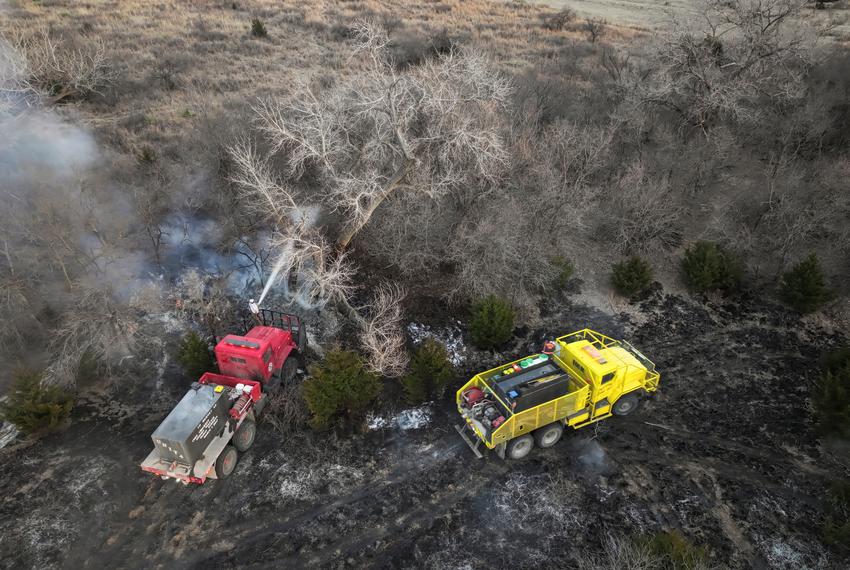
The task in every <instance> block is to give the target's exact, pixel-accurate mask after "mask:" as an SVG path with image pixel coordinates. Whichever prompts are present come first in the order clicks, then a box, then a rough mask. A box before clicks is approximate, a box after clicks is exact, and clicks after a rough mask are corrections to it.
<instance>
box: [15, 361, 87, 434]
mask: <svg viewBox="0 0 850 570" xmlns="http://www.w3.org/2000/svg"><path fill="white" fill-rule="evenodd" d="M41 379H42V376H41V373H39V372H33V371H31V370H19V371H17V372H16V373H15V376H14V381H13V382H12V387H11V390H10V391H9V395H8V398H7V400H6V401H5V402H4V403H3V404H2V405H0V416H2V417H3V419H4V420H6V421H8V422H11V423H12V424H14V425H15V426H16V427H17V428H18V429H19V430H21V432H23V433H25V434H33V433H45V432H49V431H52V430H55V429H56V428H58V427H59V426H60V425H61V424H62V423H63V422H64V421H65V420H66V419H67V418H68V416H69V415H70V414H71V409H72V408H73V407H74V396H73V395H72V394H71V393H70V392H67V391H65V390H63V389H62V388H59V387H58V386H44V385H42V382H41Z"/></svg>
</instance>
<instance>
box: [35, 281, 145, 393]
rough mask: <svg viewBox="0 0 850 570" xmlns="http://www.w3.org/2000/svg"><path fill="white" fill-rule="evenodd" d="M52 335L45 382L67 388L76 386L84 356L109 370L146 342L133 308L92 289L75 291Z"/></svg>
mask: <svg viewBox="0 0 850 570" xmlns="http://www.w3.org/2000/svg"><path fill="white" fill-rule="evenodd" d="M51 333H52V341H51V343H50V350H51V353H52V354H53V362H52V364H51V365H50V366H49V367H48V368H47V370H46V373H45V379H44V381H45V382H47V383H52V384H59V385H64V386H73V385H74V382H75V381H76V370H77V367H78V366H79V364H80V360H81V359H82V358H83V357H84V356H86V355H87V356H89V357H91V358H93V359H94V360H96V361H97V362H99V363H102V364H104V365H106V366H107V367H108V366H110V365H111V364H113V363H114V362H115V361H116V359H117V358H120V357H121V356H125V355H129V354H130V353H131V351H132V350H133V349H134V348H135V347H136V345H137V344H138V343H139V342H140V341H142V340H143V339H142V335H141V326H140V321H139V318H138V314H137V309H136V308H135V307H133V306H132V304H128V303H123V302H119V301H117V300H116V299H115V297H114V296H113V295H112V294H111V293H110V292H109V291H107V290H103V289H93V288H89V287H76V288H75V289H74V293H73V297H72V298H71V301H70V303H69V305H68V306H67V307H65V311H64V312H63V314H62V321H61V324H60V325H59V326H58V327H57V328H55V329H54V330H52V331H51Z"/></svg>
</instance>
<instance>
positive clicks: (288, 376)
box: [280, 352, 298, 383]
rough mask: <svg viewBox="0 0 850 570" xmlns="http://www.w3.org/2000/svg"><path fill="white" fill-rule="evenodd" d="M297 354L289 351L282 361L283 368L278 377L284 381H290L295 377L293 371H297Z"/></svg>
mask: <svg viewBox="0 0 850 570" xmlns="http://www.w3.org/2000/svg"><path fill="white" fill-rule="evenodd" d="M297 358H298V355H297V354H295V353H294V352H290V353H289V356H287V357H286V362H284V363H283V369H282V370H281V371H280V377H281V379H282V380H283V382H284V383H288V382H292V381H293V380H294V379H295V373H296V372H298V360H297Z"/></svg>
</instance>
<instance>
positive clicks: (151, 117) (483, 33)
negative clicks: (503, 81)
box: [0, 0, 635, 140]
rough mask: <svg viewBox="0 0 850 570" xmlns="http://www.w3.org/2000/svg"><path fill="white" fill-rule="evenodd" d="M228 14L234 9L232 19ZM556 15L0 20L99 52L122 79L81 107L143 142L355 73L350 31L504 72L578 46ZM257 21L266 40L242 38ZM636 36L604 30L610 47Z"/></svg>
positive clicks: (408, 8)
mask: <svg viewBox="0 0 850 570" xmlns="http://www.w3.org/2000/svg"><path fill="white" fill-rule="evenodd" d="M234 6H236V7H237V9H234V8H233V7H234ZM552 12H553V10H552V9H549V8H546V7H542V6H534V5H528V4H524V3H508V2H490V1H485V0H471V1H470V0H437V1H434V0H425V1H422V2H411V1H403V0H364V1H350V2H329V1H321V0H306V1H293V0H286V1H283V2H281V1H274V0H253V1H245V0H239V1H237V2H231V1H223V0H194V1H190V2H187V1H186V0H164V1H160V2H147V1H140V0H132V1H118V0H110V1H104V2H79V1H76V0H55V1H52V2H40V3H34V2H22V1H20V2H17V3H14V2H12V3H11V6H10V7H9V8H8V9H7V11H6V12H5V13H0V30H2V31H3V32H4V33H6V34H8V33H10V32H14V31H16V30H21V29H24V30H25V29H34V28H35V27H37V26H47V27H49V28H50V29H51V30H54V31H56V32H58V33H60V34H64V35H67V36H69V37H71V38H73V40H74V41H78V42H83V43H84V42H86V41H87V40H91V41H94V40H97V41H102V42H103V43H104V45H105V47H106V50H107V56H108V58H109V59H110V61H111V62H113V64H115V65H117V66H118V67H119V68H120V69H121V71H122V73H121V77H122V81H121V87H119V89H118V92H117V94H116V95H115V96H114V97H112V98H110V99H109V101H108V102H109V104H108V105H104V104H102V103H101V104H98V105H82V106H81V107H80V111H82V112H83V114H84V116H85V117H86V118H87V120H89V121H91V122H92V123H93V124H95V125H97V126H105V127H113V128H114V125H110V123H114V122H116V121H119V120H121V119H126V118H127V117H130V116H132V115H134V114H139V113H142V114H144V123H145V126H144V128H143V129H141V130H144V131H146V137H145V138H150V139H156V140H161V139H163V138H164V139H170V138H172V137H174V136H179V134H180V133H182V132H184V131H185V127H186V126H187V123H188V122H190V121H187V119H191V117H192V116H193V115H197V114H198V112H199V111H200V110H202V108H212V107H215V106H217V105H220V104H222V103H223V102H224V101H227V100H244V99H249V98H253V97H255V96H256V95H259V94H276V93H277V94H281V93H285V92H286V91H287V90H288V89H289V87H290V85H291V84H292V81H293V79H294V77H295V76H298V75H306V76H308V77H321V76H323V75H326V76H330V75H336V74H345V73H351V72H356V71H357V68H356V66H350V65H349V64H350V62H349V61H348V58H347V56H346V54H347V53H348V52H349V51H350V50H349V49H348V47H349V46H348V44H349V43H350V42H351V41H352V40H351V39H350V38H348V37H347V35H348V34H347V33H346V28H347V27H349V26H350V25H351V24H353V23H354V22H355V21H356V20H358V19H371V20H374V21H378V22H381V23H382V24H384V25H385V26H386V27H387V28H388V29H389V30H390V32H391V36H392V38H393V39H394V40H395V41H397V42H399V43H410V44H413V45H414V46H415V45H416V44H417V43H421V44H422V45H423V46H424V45H427V42H428V40H429V39H430V38H432V37H433V36H435V35H437V34H439V33H441V32H445V33H446V34H447V35H448V37H450V38H453V39H456V40H458V41H460V42H469V43H474V44H475V45H476V46H478V47H479V48H482V49H484V50H485V51H487V52H489V53H491V54H492V55H493V56H494V57H495V58H496V59H497V60H498V61H499V63H500V65H501V66H503V67H504V68H505V69H506V70H508V71H520V70H522V69H523V68H526V67H528V66H531V65H534V64H535V62H538V61H540V59H541V57H547V56H548V57H551V56H552V55H553V54H555V53H557V52H558V50H559V49H560V48H561V47H562V46H564V45H565V44H568V43H570V42H579V43H581V42H586V41H587V38H586V33H585V32H583V31H581V30H580V29H579V28H580V22H575V23H574V25H573V26H571V27H569V29H566V30H563V31H554V30H547V29H546V28H545V27H544V26H543V20H544V18H545V17H546V16H547V15H548V14H551V13H552ZM253 17H259V18H262V20H263V21H264V23H265V25H266V28H267V29H268V31H269V36H268V38H263V39H260V38H255V37H252V36H251V34H250V27H251V19H252V18H253ZM634 34H635V31H634V30H630V29H628V28H616V27H612V29H611V31H610V32H609V33H608V35H607V36H606V41H609V42H618V41H623V40H628V39H630V38H631V37H632V36H633V35H634Z"/></svg>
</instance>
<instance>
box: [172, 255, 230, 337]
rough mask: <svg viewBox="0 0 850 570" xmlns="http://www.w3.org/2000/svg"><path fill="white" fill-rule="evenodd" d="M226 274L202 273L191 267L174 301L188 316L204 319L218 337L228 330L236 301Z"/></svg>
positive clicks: (211, 332)
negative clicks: (233, 299)
mask: <svg viewBox="0 0 850 570" xmlns="http://www.w3.org/2000/svg"><path fill="white" fill-rule="evenodd" d="M225 281H226V278H225V277H221V276H218V277H215V276H211V275H207V274H204V275H202V274H201V273H200V272H199V271H197V270H194V269H190V270H188V271H185V272H184V273H183V274H182V275H181V276H180V281H179V282H178V283H177V287H176V288H175V292H174V295H175V299H174V305H175V307H176V309H177V310H178V311H179V312H180V313H181V314H182V315H183V316H185V317H188V318H189V319H191V320H194V321H196V322H200V323H203V324H204V325H205V326H206V327H207V330H209V332H210V335H211V336H212V337H214V338H216V337H218V336H220V334H221V333H224V332H226V330H227V326H228V324H229V323H230V319H231V318H232V315H233V303H232V301H231V296H230V294H229V291H228V289H227V285H226V282H225Z"/></svg>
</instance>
